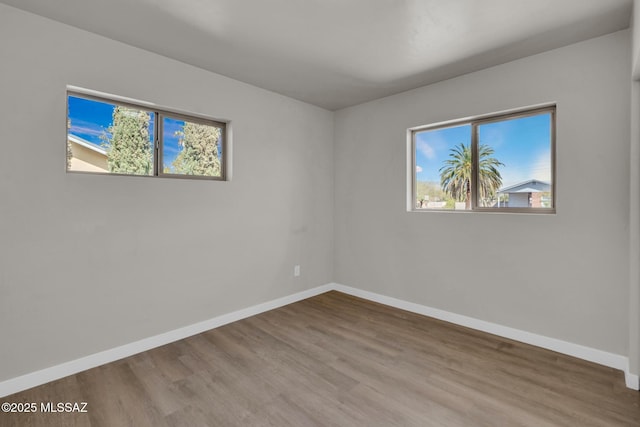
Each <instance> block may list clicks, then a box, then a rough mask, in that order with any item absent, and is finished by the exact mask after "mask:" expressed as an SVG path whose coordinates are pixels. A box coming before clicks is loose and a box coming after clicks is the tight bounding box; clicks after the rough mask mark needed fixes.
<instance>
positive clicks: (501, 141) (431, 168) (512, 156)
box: [416, 113, 551, 187]
mask: <svg viewBox="0 0 640 427" xmlns="http://www.w3.org/2000/svg"><path fill="white" fill-rule="evenodd" d="M550 123H551V120H550V114H549V113H544V114H539V115H536V116H528V117H521V118H515V119H511V120H504V121H500V122H495V123H486V124H482V125H479V126H478V132H479V137H480V140H479V141H480V144H486V145H488V146H490V147H491V148H493V149H494V151H495V153H494V155H493V156H494V157H495V158H497V159H498V160H499V161H501V162H502V163H504V166H502V167H500V169H499V170H500V174H501V176H502V185H503V187H506V186H509V185H513V184H517V183H519V182H522V181H527V180H529V179H539V180H542V181H547V182H549V181H550V180H551V143H550V135H551V127H550V126H551V125H550ZM460 143H464V144H465V145H469V144H470V143H471V125H464V126H456V127H449V128H442V129H435V130H426V131H423V132H419V133H418V134H416V172H417V173H416V175H417V180H418V181H433V182H437V183H439V182H440V168H441V167H442V166H443V165H444V161H446V160H447V159H448V157H449V153H450V149H451V148H453V147H455V146H457V145H460Z"/></svg>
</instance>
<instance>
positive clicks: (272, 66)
mask: <svg viewBox="0 0 640 427" xmlns="http://www.w3.org/2000/svg"><path fill="white" fill-rule="evenodd" d="M0 2H2V3H6V4H8V5H11V6H14V7H17V8H19V9H23V10H26V11H30V12H33V13H36V14H38V15H42V16H45V17H48V18H51V19H54V20H56V21H60V22H63V23H66V24H69V25H72V26H75V27H78V28H82V29H84V30H88V31H91V32H94V33H97V34H101V35H103V36H106V37H109V38H111V39H114V40H119V41H121V42H124V43H127V44H129V45H132V46H137V47H140V48H142V49H146V50H149V51H151V52H155V53H158V54H161V55H164V56H167V57H170V58H174V59H177V60H179V61H182V62H185V63H187V64H191V65H195V66H197V67H201V68H204V69H206V70H210V71H213V72H215V73H218V74H222V75H225V76H228V77H231V78H234V79H236V80H240V81H243V82H246V83H250V84H253V85H255V86H259V87H262V88H265V89H269V90H272V91H274V92H278V93H281V94H283V95H287V96H290V97H292V98H296V99H299V100H302V101H306V102H309V103H311V104H315V105H318V106H320V107H324V108H327V109H329V110H336V109H340V108H343V107H347V106H351V105H355V104H359V103H362V102H366V101H370V100H373V99H376V98H380V97H383V96H387V95H391V94H394V93H398V92H402V91H405V90H409V89H413V88H416V87H419V86H424V85H426V84H430V83H434V82H436V81H440V80H444V79H448V78H451V77H455V76H458V75H461V74H465V73H469V72H472V71H477V70H480V69H483V68H487V67H490V66H493V65H497V64H501V63H504V62H508V61H511V60H514V59H517V58H521V57H525V56H529V55H532V54H535V53H540V52H543V51H546V50H549V49H554V48H557V47H561V46H565V45H568V44H571V43H575V42H577V41H580V40H585V39H588V38H592V37H596V36H600V35H603V34H607V33H610V32H614V31H617V30H621V29H624V28H628V27H629V23H630V18H631V12H632V3H633V0H55V1H51V0H0Z"/></svg>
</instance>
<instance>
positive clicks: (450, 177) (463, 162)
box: [440, 143, 504, 209]
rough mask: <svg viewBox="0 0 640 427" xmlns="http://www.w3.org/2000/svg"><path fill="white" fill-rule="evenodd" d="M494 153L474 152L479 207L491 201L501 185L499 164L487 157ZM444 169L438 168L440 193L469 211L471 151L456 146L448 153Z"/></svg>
mask: <svg viewBox="0 0 640 427" xmlns="http://www.w3.org/2000/svg"><path fill="white" fill-rule="evenodd" d="M493 153H494V151H493V149H492V148H491V147H489V146H487V145H480V147H479V148H478V166H479V168H478V169H479V170H478V190H479V191H478V197H479V199H480V202H481V203H482V204H483V205H486V204H488V203H489V202H490V200H492V199H493V196H494V195H495V193H496V191H497V190H498V189H499V188H500V186H501V185H502V177H501V176H500V171H499V170H498V167H499V166H504V164H503V163H501V162H500V161H498V160H497V159H496V158H494V157H491V156H492V155H493ZM444 163H445V166H443V167H442V168H440V185H441V186H442V190H443V191H445V192H446V193H447V194H449V195H450V196H451V197H452V198H453V199H455V200H457V201H459V202H465V209H470V208H471V173H472V159H471V147H470V146H469V145H464V144H462V143H461V144H460V145H459V146H456V147H454V148H452V149H451V153H449V159H448V160H446V161H445V162H444Z"/></svg>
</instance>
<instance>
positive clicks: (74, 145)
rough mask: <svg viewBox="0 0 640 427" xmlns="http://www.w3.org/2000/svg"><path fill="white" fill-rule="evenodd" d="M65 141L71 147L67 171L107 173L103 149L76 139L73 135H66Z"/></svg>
mask: <svg viewBox="0 0 640 427" xmlns="http://www.w3.org/2000/svg"><path fill="white" fill-rule="evenodd" d="M67 141H68V142H69V145H70V146H71V154H72V157H71V161H70V163H71V164H70V165H67V167H68V170H70V171H74V172H109V168H108V165H107V152H106V150H105V149H104V148H102V147H98V146H97V145H95V144H92V143H90V142H89V141H85V140H84V139H82V138H78V137H77V136H75V135H70V134H69V135H68V136H67Z"/></svg>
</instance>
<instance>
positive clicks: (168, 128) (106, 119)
mask: <svg viewBox="0 0 640 427" xmlns="http://www.w3.org/2000/svg"><path fill="white" fill-rule="evenodd" d="M114 108H115V105H114V104H109V103H105V102H99V101H94V100H90V99H84V98H78V97H75V96H69V119H70V120H71V128H70V129H69V133H70V134H72V135H75V136H77V137H79V138H82V139H84V140H86V141H89V142H91V143H93V144H95V145H98V146H99V145H101V144H102V142H103V140H102V139H101V135H107V130H108V129H109V126H111V120H112V116H113V109H114ZM150 114H151V120H150V123H149V143H150V144H151V141H152V140H153V129H154V120H155V117H154V116H155V114H154V113H150ZM164 125H165V127H164V152H163V163H164V165H165V166H170V165H171V163H172V162H173V160H174V159H175V158H176V156H177V155H178V153H179V152H180V146H179V145H178V139H179V138H178V136H176V134H175V133H176V131H178V130H181V129H182V126H183V125H184V122H183V121H181V120H175V119H171V118H165V119H164Z"/></svg>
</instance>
